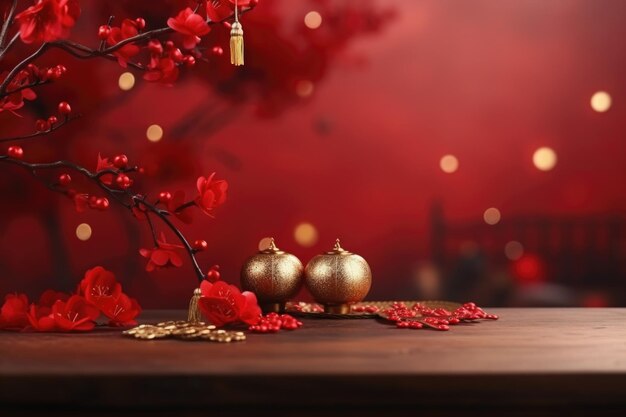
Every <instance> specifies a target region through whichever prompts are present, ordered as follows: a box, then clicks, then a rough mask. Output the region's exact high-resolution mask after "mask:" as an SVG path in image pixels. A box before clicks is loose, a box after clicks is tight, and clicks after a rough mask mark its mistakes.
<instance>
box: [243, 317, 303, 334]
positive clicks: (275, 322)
mask: <svg viewBox="0 0 626 417" xmlns="http://www.w3.org/2000/svg"><path fill="white" fill-rule="evenodd" d="M300 327H302V322H301V321H299V320H296V318H295V317H293V316H290V315H289V314H278V313H269V314H267V315H266V316H261V319H260V320H259V322H258V323H257V324H255V325H253V326H250V327H249V328H248V330H250V331H251V332H255V333H276V332H278V331H280V330H281V329H283V330H296V329H298V328H300Z"/></svg>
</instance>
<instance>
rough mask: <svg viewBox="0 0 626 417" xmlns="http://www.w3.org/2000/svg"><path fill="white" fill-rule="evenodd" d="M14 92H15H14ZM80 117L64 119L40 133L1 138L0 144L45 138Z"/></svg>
mask: <svg viewBox="0 0 626 417" xmlns="http://www.w3.org/2000/svg"><path fill="white" fill-rule="evenodd" d="M14 91H15V90H14ZM79 117H80V115H79V114H77V115H76V116H73V117H66V118H65V119H63V120H61V121H60V122H58V123H56V124H54V125H52V126H50V129H48V130H42V131H40V132H35V133H31V134H30V135H24V136H13V137H9V138H2V139H0V143H4V142H14V141H18V140H26V139H34V138H37V137H39V136H45V135H47V134H49V133H52V132H54V131H55V130H57V129H60V128H61V127H62V126H64V125H66V124H68V123H69V122H71V121H72V120H76V119H78V118H79Z"/></svg>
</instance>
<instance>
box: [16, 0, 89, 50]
mask: <svg viewBox="0 0 626 417" xmlns="http://www.w3.org/2000/svg"><path fill="white" fill-rule="evenodd" d="M79 15H80V7H79V5H78V1H77V0H38V1H37V3H36V4H35V5H34V6H30V7H29V8H28V9H26V10H24V11H23V12H22V13H20V14H18V15H17V16H15V20H16V21H17V22H18V24H19V25H20V38H22V41H23V42H24V43H33V42H50V41H54V40H56V39H59V38H67V37H68V36H69V34H70V29H71V28H72V27H73V26H74V24H75V23H76V19H78V16H79Z"/></svg>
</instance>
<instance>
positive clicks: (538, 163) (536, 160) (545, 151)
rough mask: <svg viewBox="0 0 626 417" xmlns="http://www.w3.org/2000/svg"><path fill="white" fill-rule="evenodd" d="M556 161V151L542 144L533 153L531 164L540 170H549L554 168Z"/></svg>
mask: <svg viewBox="0 0 626 417" xmlns="http://www.w3.org/2000/svg"><path fill="white" fill-rule="evenodd" d="M556 162H557V157H556V152H554V150H553V149H552V148H548V147H547V146H542V147H541V148H539V149H537V150H536V151H535V153H534V154H533V164H535V167H536V168H537V169H538V170H540V171H550V170H551V169H553V168H554V166H555V165H556Z"/></svg>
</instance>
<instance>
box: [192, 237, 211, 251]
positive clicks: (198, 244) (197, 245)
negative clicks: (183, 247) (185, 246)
mask: <svg viewBox="0 0 626 417" xmlns="http://www.w3.org/2000/svg"><path fill="white" fill-rule="evenodd" d="M208 247H209V244H208V243H206V240H201V239H199V240H196V241H195V242H193V248H194V249H195V250H198V251H200V250H206V249H207V248H208Z"/></svg>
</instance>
